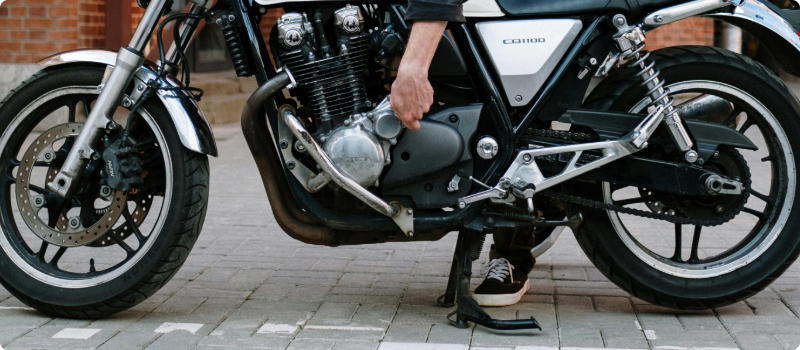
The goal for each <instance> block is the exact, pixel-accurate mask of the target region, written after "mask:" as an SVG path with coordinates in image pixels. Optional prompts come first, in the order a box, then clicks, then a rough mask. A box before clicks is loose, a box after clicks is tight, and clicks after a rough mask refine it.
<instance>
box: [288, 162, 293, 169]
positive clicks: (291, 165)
mask: <svg viewBox="0 0 800 350" xmlns="http://www.w3.org/2000/svg"><path fill="white" fill-rule="evenodd" d="M286 166H287V167H288V168H289V170H293V169H294V162H289V163H286Z"/></svg>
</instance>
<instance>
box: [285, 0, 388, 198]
mask: <svg viewBox="0 0 800 350" xmlns="http://www.w3.org/2000/svg"><path fill="white" fill-rule="evenodd" d="M328 22H329V23H330V22H332V27H333V28H332V29H333V30H326V29H327V27H326V26H325V25H324V21H323V16H322V13H321V12H320V11H317V12H316V13H315V15H314V23H313V24H312V23H311V21H310V20H309V19H308V16H307V15H306V14H305V13H303V14H301V13H296V12H290V13H286V14H284V15H283V16H281V19H280V20H279V21H278V24H277V33H278V35H277V42H278V43H279V44H280V46H279V47H276V46H277V45H273V50H274V51H273V52H278V53H279V54H278V55H276V56H275V60H276V63H277V64H278V66H280V67H286V68H287V69H288V70H289V71H290V72H291V74H292V75H293V77H294V78H295V80H296V82H297V85H296V89H295V90H294V91H293V93H295V94H296V95H295V97H296V98H297V100H298V101H300V102H301V103H302V104H303V106H302V110H304V113H301V114H302V115H303V116H304V117H306V118H308V119H311V120H314V128H313V130H314V132H313V136H314V138H315V139H317V141H319V142H320V143H321V144H322V146H323V149H324V150H325V152H326V153H327V155H328V157H329V158H330V159H331V160H332V161H333V163H334V164H335V165H336V166H337V167H338V168H339V169H340V170H341V171H342V172H344V173H345V174H346V175H348V176H349V177H350V178H351V179H353V180H355V181H356V182H358V183H359V184H360V185H362V186H364V187H370V186H377V185H378V179H379V177H380V176H381V174H382V172H383V170H384V167H385V166H386V165H387V164H389V163H390V162H391V157H390V153H389V152H390V147H391V146H392V145H393V144H396V143H397V137H398V136H399V135H400V134H401V132H402V131H403V126H402V123H400V121H399V120H398V119H397V118H396V117H395V115H394V112H393V111H392V109H391V106H390V104H389V97H388V96H386V97H384V98H383V99H382V100H380V102H379V103H377V105H376V106H373V103H372V102H371V101H370V100H369V98H368V96H367V88H366V79H367V77H368V75H370V64H371V63H372V62H373V61H374V59H375V57H376V55H377V54H379V53H380V52H382V51H381V50H380V49H381V47H382V46H383V43H384V41H385V40H386V38H387V37H391V38H390V39H391V40H395V41H396V40H397V39H399V35H397V34H395V33H394V32H392V31H391V29H385V30H379V28H375V29H374V30H373V29H370V30H367V31H365V30H364V27H365V19H364V16H363V15H362V12H361V8H360V7H358V6H351V5H348V6H346V7H344V8H341V9H338V10H336V11H335V12H334V13H333V16H332V19H331V18H329V19H328ZM331 32H332V33H333V34H334V35H333V36H331V38H329V35H328V34H330V33H331ZM331 39H332V40H331Z"/></svg>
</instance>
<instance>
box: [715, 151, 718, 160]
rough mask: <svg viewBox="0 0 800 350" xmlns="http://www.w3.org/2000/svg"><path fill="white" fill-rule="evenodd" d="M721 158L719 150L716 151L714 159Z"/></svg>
mask: <svg viewBox="0 0 800 350" xmlns="http://www.w3.org/2000/svg"><path fill="white" fill-rule="evenodd" d="M717 158H719V151H714V159H717Z"/></svg>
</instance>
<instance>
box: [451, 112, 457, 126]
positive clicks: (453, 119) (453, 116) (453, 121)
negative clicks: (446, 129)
mask: <svg viewBox="0 0 800 350" xmlns="http://www.w3.org/2000/svg"><path fill="white" fill-rule="evenodd" d="M450 122H451V123H453V124H455V123H458V116H457V115H455V114H453V115H451V116H450Z"/></svg>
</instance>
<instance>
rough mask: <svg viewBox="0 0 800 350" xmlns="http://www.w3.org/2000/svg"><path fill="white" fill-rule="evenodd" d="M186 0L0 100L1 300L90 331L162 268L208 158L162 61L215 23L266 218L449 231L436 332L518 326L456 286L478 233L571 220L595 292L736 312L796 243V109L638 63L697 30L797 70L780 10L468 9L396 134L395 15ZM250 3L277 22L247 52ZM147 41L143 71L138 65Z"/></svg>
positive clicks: (192, 209) (640, 6) (717, 75)
mask: <svg viewBox="0 0 800 350" xmlns="http://www.w3.org/2000/svg"><path fill="white" fill-rule="evenodd" d="M191 2H192V3H193V5H192V6H191V8H190V9H189V11H188V12H186V13H177V14H168V10H169V8H170V7H171V1H167V0H151V1H146V0H140V1H139V4H140V5H141V6H142V7H145V8H146V11H145V13H144V17H143V18H142V20H141V22H140V23H139V25H138V27H137V29H136V31H135V33H134V35H133V37H132V39H131V42H130V44H129V45H128V46H127V47H124V48H122V49H121V50H120V51H119V52H109V51H102V50H78V51H71V52H65V53H61V54H57V55H54V56H52V57H49V58H47V59H44V60H42V61H40V62H39V64H41V65H42V66H44V68H43V70H42V71H40V72H39V73H36V74H35V75H34V76H32V77H31V78H30V79H28V80H27V81H25V82H24V83H23V84H22V85H20V86H19V87H17V88H16V89H14V90H13V91H12V92H11V93H10V94H9V95H8V96H7V97H6V98H5V100H4V101H3V102H2V105H1V106H0V129H1V130H3V131H2V138H0V164H2V167H3V172H2V175H0V183H1V184H2V186H0V196H2V198H3V200H2V201H0V218H1V219H2V231H3V232H2V235H0V248H2V249H0V281H1V282H2V284H3V286H4V287H5V288H6V289H8V290H9V291H10V292H11V293H13V295H14V296H16V297H17V298H19V300H20V301H22V302H23V303H25V304H27V305H30V306H31V307H34V308H36V309H38V310H40V311H42V312H44V313H47V314H50V315H54V316H58V317H68V318H101V317H106V316H109V315H111V314H113V313H116V312H119V311H121V310H125V309H127V308H130V307H132V306H134V305H136V304H137V303H140V302H142V301H143V300H145V299H147V298H148V297H150V296H152V295H153V294H154V293H155V292H156V291H157V290H159V288H161V287H163V286H164V285H165V284H166V283H167V282H169V280H170V279H171V278H172V276H174V275H175V273H176V272H177V271H178V269H180V267H181V265H182V264H183V262H184V261H185V260H186V258H187V256H188V255H189V253H190V251H191V249H192V246H193V245H194V243H195V241H196V240H197V238H198V235H199V234H200V232H201V230H202V226H203V220H204V218H205V215H206V208H207V201H208V197H209V191H208V185H209V170H208V158H207V157H208V156H217V146H216V144H215V141H214V136H213V134H212V131H211V127H210V126H209V123H208V121H207V120H206V118H205V116H204V114H203V112H202V111H201V109H200V107H199V106H198V104H197V100H198V99H199V98H200V96H201V95H202V92H201V91H199V90H198V89H194V88H191V87H190V77H189V71H188V66H187V61H186V56H185V54H184V50H185V49H186V48H187V47H188V45H189V43H190V42H191V40H192V38H193V36H194V34H195V31H196V29H197V26H198V24H199V23H200V22H201V21H208V22H210V23H212V24H217V25H220V26H221V27H222V32H223V34H224V37H225V41H226V43H227V46H228V49H229V52H230V56H231V58H232V61H233V65H234V67H235V71H236V74H237V75H238V76H255V78H256V79H257V81H258V84H259V88H258V89H257V90H256V91H255V92H254V93H253V95H252V97H251V98H250V99H249V101H248V102H247V105H246V107H245V108H244V111H243V112H242V130H243V132H244V135H245V138H246V140H247V143H248V146H249V148H250V151H251V152H252V154H253V157H254V158H255V161H256V164H257V166H258V169H259V172H260V175H261V177H262V180H263V183H264V187H265V189H266V193H267V196H268V198H269V201H270V206H271V208H272V213H273V215H274V217H275V220H276V221H277V222H278V224H279V225H280V227H281V228H282V229H283V230H284V231H285V232H286V234H288V235H289V236H291V237H293V238H295V239H297V240H300V241H302V242H305V243H308V244H315V245H325V246H343V245H357V244H376V243H384V242H411V241H426V240H427V241H433V240H439V239H441V238H442V237H444V236H445V235H446V234H447V233H448V232H452V231H459V237H458V241H457V247H456V251H455V254H454V258H453V264H452V268H451V273H450V279H449V283H448V287H447V290H446V292H445V294H444V295H443V296H442V297H441V298H440V299H439V302H440V304H442V305H443V306H454V305H455V304H457V305H458V307H457V309H456V311H455V312H454V313H453V314H452V315H451V316H450V317H451V320H452V322H453V323H454V324H455V325H456V326H459V327H467V326H468V323H469V322H474V323H477V324H481V325H484V326H486V327H489V328H495V329H525V328H538V323H537V322H536V320H535V319H531V320H508V321H506V320H495V319H492V318H491V317H490V316H488V315H487V314H486V313H485V312H484V311H483V310H482V309H481V308H480V307H479V306H478V305H477V303H475V302H474V300H473V299H472V298H471V297H470V295H469V278H470V276H471V273H472V272H471V267H472V261H473V260H475V259H477V257H478V256H479V255H480V251H481V248H482V247H483V242H484V239H485V237H486V235H487V234H493V233H501V232H506V231H509V230H523V231H525V232H532V233H535V234H536V237H537V245H538V246H537V247H536V248H535V249H534V253H535V254H537V255H540V254H542V253H543V252H544V251H546V250H547V249H548V248H549V247H550V246H552V244H553V242H555V240H556V238H558V236H559V235H560V234H561V232H562V230H563V229H564V227H570V228H571V229H572V230H573V232H574V234H575V236H576V237H577V240H578V242H579V244H580V246H581V248H582V249H583V250H584V252H585V253H586V254H587V256H588V257H589V259H590V260H591V261H592V262H593V263H594V264H595V266H596V267H597V269H598V270H599V271H600V272H602V273H603V274H604V275H605V276H606V277H607V278H608V279H609V280H610V281H612V282H613V283H615V284H616V285H618V286H619V287H620V288H622V289H623V290H625V291H627V292H628V293H630V294H631V295H633V296H636V297H638V298H640V299H643V300H645V301H648V302H650V303H653V304H656V305H661V306H665V307H669V308H676V309H705V308H713V307H720V306H724V305H728V304H731V303H734V302H737V301H740V300H743V299H745V298H748V297H750V296H752V295H754V294H756V293H758V292H759V291H761V290H763V289H764V288H766V287H767V286H768V285H769V284H770V283H771V282H772V281H774V280H775V279H776V278H778V276H780V275H781V273H783V272H784V271H785V270H786V268H788V267H789V266H790V264H791V263H792V262H793V261H794V260H795V259H796V258H797V257H798V254H800V235H798V234H797V231H798V229H800V227H798V225H800V222H798V220H800V215H795V212H796V211H797V210H800V209H797V208H798V206H796V205H794V203H795V201H796V200H797V199H796V197H798V194H799V193H798V184H797V165H796V160H797V158H796V156H795V155H796V154H800V118H798V116H799V115H800V103H799V102H798V100H797V98H796V97H795V96H794V95H793V94H792V92H791V91H790V90H789V89H788V88H787V87H786V85H785V84H784V83H783V82H782V81H781V80H780V79H778V77H777V76H776V75H775V73H774V72H773V71H771V70H769V69H767V68H766V67H764V66H763V65H761V64H759V63H757V62H755V61H753V60H751V59H749V58H747V57H744V56H742V55H740V54H736V53H733V52H730V51H726V50H723V49H719V48H712V47H702V46H678V47H671V48H665V49H661V50H657V51H655V52H649V51H647V50H645V41H646V36H647V33H648V32H650V31H651V30H653V29H656V28H658V27H661V26H664V25H666V24H669V23H674V22H677V21H680V20H683V19H686V18H690V17H696V16H703V17H709V18H714V19H717V20H720V21H723V22H728V23H730V24H733V25H736V26H738V27H741V28H743V29H744V30H746V31H748V32H749V33H752V34H753V35H754V36H755V37H757V38H758V39H759V40H760V42H761V43H763V44H764V45H765V46H766V47H767V48H769V50H770V51H771V52H772V53H773V54H774V56H775V59H776V61H777V62H778V64H780V65H781V67H782V68H783V69H784V70H785V71H787V72H789V73H791V74H794V75H796V76H800V66H798V65H797V64H796V62H800V37H798V35H797V34H796V33H800V10H798V9H780V8H777V7H776V6H774V5H772V4H770V3H768V2H764V1H762V0H691V1H688V0H637V1H607V0H567V1H565V0H539V1H519V0H496V1H495V0H470V1H468V2H467V3H465V4H464V13H465V16H466V18H467V21H466V23H464V24H451V25H450V26H449V27H448V28H447V30H446V31H445V32H444V33H443V35H442V38H441V42H440V44H439V46H438V50H437V52H436V55H435V57H434V59H433V63H432V65H431V69H430V73H429V79H430V82H431V84H432V86H433V87H434V91H435V103H434V106H432V108H431V111H430V112H429V113H428V114H426V116H425V118H423V120H421V125H422V128H421V129H420V130H419V131H414V132H412V131H409V130H405V128H404V127H403V125H402V123H400V121H399V120H398V119H397V118H396V117H395V114H394V111H393V110H392V107H391V96H390V93H389V92H390V90H389V86H390V84H391V82H392V81H393V79H394V77H395V75H396V67H397V62H398V60H400V59H401V57H402V54H403V50H404V46H405V43H406V40H407V37H408V35H409V32H410V30H411V23H409V22H408V21H406V20H405V19H404V16H405V10H406V4H405V3H403V2H400V1H364V2H358V1H351V2H337V1H291V0H255V1H245V0H219V1H217V3H216V4H212V2H213V1H208V0H191ZM796 5H797V4H796ZM273 8H279V9H283V10H285V14H283V15H282V16H281V17H280V19H279V20H278V22H277V23H276V24H275V26H274V28H273V30H272V32H271V35H270V37H269V38H264V37H262V34H261V32H260V30H259V23H260V21H261V19H262V17H263V16H264V15H265V14H267V11H268V10H269V9H273ZM164 16H166V18H163V17H164ZM168 24H172V30H173V37H174V38H175V40H174V42H173V43H172V44H171V46H170V47H169V48H168V49H167V50H165V45H164V43H163V39H162V33H163V31H164V29H165V28H166V27H167V25H168ZM154 33H155V37H156V40H157V48H158V52H159V56H160V60H159V62H158V63H153V62H149V61H146V60H145V56H144V54H143V52H144V51H145V48H146V47H148V45H149V42H150V41H151V38H152V37H153V36H154ZM273 63H274V64H273ZM593 78H596V79H595V80H600V83H599V85H597V86H596V87H594V88H593V89H591V90H590V82H591V81H592V80H593ZM589 91H591V92H589ZM587 93H588V96H587ZM644 223H646V224H644ZM687 226H688V228H687ZM684 229H687V230H686V232H685V233H684ZM87 256H91V258H88V259H87V258H86V257H87Z"/></svg>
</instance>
